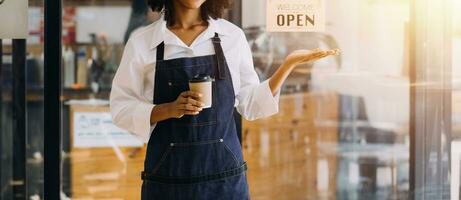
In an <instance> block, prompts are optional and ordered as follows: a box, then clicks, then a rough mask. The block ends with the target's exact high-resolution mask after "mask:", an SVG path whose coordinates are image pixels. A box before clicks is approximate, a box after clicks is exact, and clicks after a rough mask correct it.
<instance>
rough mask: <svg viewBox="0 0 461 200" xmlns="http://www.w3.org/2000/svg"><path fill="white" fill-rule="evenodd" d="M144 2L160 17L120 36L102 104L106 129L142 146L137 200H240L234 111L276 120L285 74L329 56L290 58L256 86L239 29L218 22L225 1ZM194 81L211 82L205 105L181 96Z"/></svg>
mask: <svg viewBox="0 0 461 200" xmlns="http://www.w3.org/2000/svg"><path fill="white" fill-rule="evenodd" d="M148 4H149V6H150V7H151V8H152V10H154V11H161V10H163V15H162V17H161V19H160V20H158V21H156V22H154V23H152V24H151V25H149V26H148V27H146V28H145V29H144V30H143V31H141V32H138V33H136V34H134V35H132V36H131V37H130V39H129V41H128V43H127V44H126V47H125V51H124V54H123V58H122V61H121V64H120V67H119V69H118V71H117V73H116V75H115V78H114V81H113V86H112V91H111V98H110V100H111V104H110V107H111V113H112V117H113V121H114V123H115V124H116V125H117V126H119V127H121V128H123V129H126V130H128V131H130V132H132V133H134V134H135V135H137V136H139V137H141V138H142V139H144V141H145V142H147V143H148V146H147V153H146V159H145V163H144V172H143V173H142V177H141V178H142V179H143V185H142V195H141V196H142V199H144V200H148V199H149V200H150V199H237V200H242V199H249V191H248V185H247V180H246V174H245V171H246V169H247V166H246V163H245V161H244V160H243V156H242V150H241V147H240V144H239V141H238V138H237V134H236V128H235V122H234V118H233V114H232V113H233V111H234V107H236V108H237V111H238V112H239V113H240V114H241V115H242V116H243V117H244V118H246V119H248V120H254V119H257V118H261V117H268V116H270V115H273V114H275V113H277V112H278V97H279V90H280V87H281V85H282V83H283V82H284V81H285V79H286V78H287V76H288V75H289V74H290V72H291V71H292V70H293V68H294V67H295V66H296V65H298V64H300V63H305V62H311V61H315V60H317V59H320V58H323V57H326V56H329V55H334V54H336V53H337V51H336V50H330V51H321V50H314V51H308V50H299V51H295V52H293V53H292V54H290V55H289V56H288V57H287V58H286V60H285V61H284V63H283V64H282V65H281V66H280V68H279V69H278V70H277V71H276V72H275V73H274V74H273V76H272V77H270V78H269V79H268V80H267V81H264V82H262V83H260V82H259V79H258V76H257V74H256V72H255V70H254V66H253V61H252V56H251V52H250V48H249V46H248V43H247V41H246V38H245V35H244V33H243V31H242V30H241V29H239V28H238V27H236V26H235V25H233V24H231V23H230V22H227V21H226V20H223V19H220V17H221V16H222V13H223V10H224V9H225V8H227V7H228V6H229V1H228V0H208V1H206V0H149V1H148ZM197 75H208V76H211V77H213V78H214V81H213V83H212V85H213V89H212V91H213V95H212V96H213V97H212V99H213V103H212V107H211V108H206V109H203V108H202V107H203V103H202V102H200V101H199V98H200V96H201V95H202V94H199V93H197V92H192V91H189V87H188V82H189V80H191V79H192V78H194V77H195V76H197Z"/></svg>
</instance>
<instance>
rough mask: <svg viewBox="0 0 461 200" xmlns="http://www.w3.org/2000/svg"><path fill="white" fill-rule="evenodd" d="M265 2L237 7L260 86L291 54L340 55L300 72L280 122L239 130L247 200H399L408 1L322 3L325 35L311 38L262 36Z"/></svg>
mask: <svg viewBox="0 0 461 200" xmlns="http://www.w3.org/2000/svg"><path fill="white" fill-rule="evenodd" d="M265 2H266V1H244V2H243V27H244V30H245V32H246V34H247V39H248V41H249V43H250V45H251V47H252V50H253V56H254V60H255V67H256V69H257V71H258V73H259V75H260V78H261V79H266V78H267V77H269V76H270V75H272V73H273V72H274V71H275V70H276V69H277V68H278V67H279V66H280V64H281V63H282V62H283V59H284V57H285V56H286V55H287V54H288V53H290V52H292V51H294V50H296V49H314V48H322V49H334V48H340V49H341V52H342V53H341V55H340V56H336V57H331V58H327V59H324V60H321V61H319V62H315V63H313V64H305V65H302V66H298V67H297V68H296V69H295V70H294V72H293V73H292V74H291V75H290V77H289V79H288V81H287V82H286V83H285V85H284V86H283V89H282V96H281V98H280V112H279V113H278V114H277V115H275V116H272V117H270V118H267V119H261V120H257V121H244V123H243V133H244V144H243V147H244V153H245V156H246V159H247V160H248V163H249V166H250V167H249V172H248V174H249V183H250V188H251V190H250V191H251V195H252V198H255V199H405V198H406V197H407V196H408V192H409V170H410V169H409V156H410V154H409V144H410V140H409V119H410V116H409V111H410V107H409V102H410V94H409V93H410V88H409V80H410V79H409V37H410V35H409V34H410V32H409V25H408V24H409V19H410V18H409V17H410V1H364V0H350V1H334V0H327V1H326V30H325V31H324V32H309V33H271V32H266V31H265V22H266V21H265V13H264V11H265V9H264V8H265V6H266V4H265ZM253 8H260V9H257V10H255V9H253Z"/></svg>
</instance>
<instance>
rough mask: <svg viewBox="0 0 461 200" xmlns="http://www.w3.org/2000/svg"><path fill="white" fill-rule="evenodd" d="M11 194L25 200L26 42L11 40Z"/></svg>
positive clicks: (15, 197) (23, 40)
mask: <svg viewBox="0 0 461 200" xmlns="http://www.w3.org/2000/svg"><path fill="white" fill-rule="evenodd" d="M12 67H13V133H14V134H13V158H14V160H13V194H14V199H26V198H27V187H26V185H27V184H26V182H27V179H26V142H27V140H26V130H27V129H26V127H27V105H26V40H25V39H14V40H13V66H12Z"/></svg>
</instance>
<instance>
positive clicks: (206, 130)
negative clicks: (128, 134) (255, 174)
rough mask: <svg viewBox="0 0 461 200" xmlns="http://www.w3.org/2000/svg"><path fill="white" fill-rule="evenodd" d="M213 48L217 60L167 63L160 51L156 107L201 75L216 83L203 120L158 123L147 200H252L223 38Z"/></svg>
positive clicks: (146, 174)
mask: <svg viewBox="0 0 461 200" xmlns="http://www.w3.org/2000/svg"><path fill="white" fill-rule="evenodd" d="M212 42H213V46H214V50H215V54H214V55H208V56H199V57H192V58H177V59H171V60H164V59H163V54H164V43H163V42H162V43H161V44H160V45H158V46H157V63H156V68H155V69H156V72H155V85H154V104H162V103H168V102H172V101H174V100H176V98H177V97H178V96H179V94H180V93H181V92H184V91H188V90H189V80H190V79H192V78H194V77H196V76H198V75H201V76H202V75H209V76H211V77H212V78H213V79H214V81H213V82H212V92H213V95H212V98H213V99H212V107H211V108H206V109H203V110H202V111H201V112H200V113H199V114H198V115H184V116H183V117H181V118H179V119H168V120H164V121H161V122H158V123H157V125H156V126H155V129H154V130H153V132H152V134H151V137H150V139H149V143H148V146H147V153H146V159H145V162H144V171H143V172H142V175H141V176H142V180H143V184H142V193H141V197H142V199H143V200H152V199H154V200H156V199H168V200H175V199H213V200H215V199H220V200H230V199H232V200H234V199H235V200H245V199H249V192H248V184H247V180H246V170H247V165H246V163H245V162H244V160H243V155H242V149H241V146H240V142H239V139H238V137H237V130H236V125H235V121H234V117H233V112H234V102H235V94H234V88H233V85H232V79H231V74H230V71H229V68H228V66H227V63H226V60H225V57H224V53H223V50H222V47H221V41H220V38H219V36H218V34H215V36H214V37H213V38H212Z"/></svg>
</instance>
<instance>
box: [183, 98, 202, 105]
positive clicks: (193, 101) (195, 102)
mask: <svg viewBox="0 0 461 200" xmlns="http://www.w3.org/2000/svg"><path fill="white" fill-rule="evenodd" d="M184 103H187V104H190V105H194V106H197V107H203V106H205V104H204V103H202V102H200V101H197V100H195V99H193V98H190V97H188V98H185V99H184Z"/></svg>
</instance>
